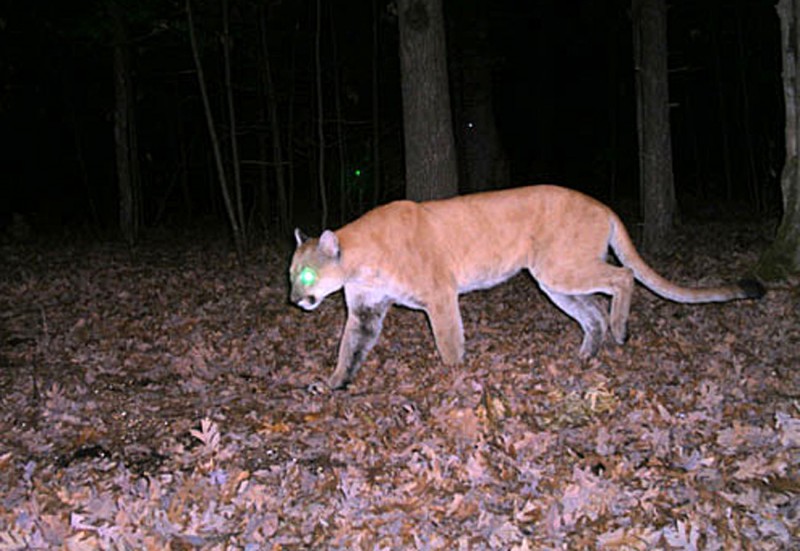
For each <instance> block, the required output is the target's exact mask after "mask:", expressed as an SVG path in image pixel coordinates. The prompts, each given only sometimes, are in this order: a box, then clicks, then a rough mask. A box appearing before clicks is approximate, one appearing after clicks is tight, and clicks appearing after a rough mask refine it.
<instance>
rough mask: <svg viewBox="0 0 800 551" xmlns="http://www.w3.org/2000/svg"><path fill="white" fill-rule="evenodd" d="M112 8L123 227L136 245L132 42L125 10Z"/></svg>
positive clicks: (114, 5) (138, 211)
mask: <svg viewBox="0 0 800 551" xmlns="http://www.w3.org/2000/svg"><path fill="white" fill-rule="evenodd" d="M109 9H110V12H111V18H112V20H113V29H114V34H113V37H114V38H113V40H114V46H113V48H114V96H115V107H114V144H115V151H116V161H117V189H118V191H119V227H120V231H121V232H122V236H123V237H124V239H125V242H126V243H127V244H128V246H129V247H132V246H133V245H134V244H135V243H136V240H137V238H138V236H139V221H140V217H141V209H140V205H141V192H140V189H139V183H140V180H139V159H138V154H137V151H138V149H137V147H136V121H135V116H134V112H135V111H134V101H135V98H134V94H133V81H132V80H131V74H132V73H131V62H130V45H129V43H128V32H127V29H126V26H125V19H124V15H123V13H122V9H121V8H120V6H119V4H118V3H117V2H114V1H112V2H111V3H110V4H109Z"/></svg>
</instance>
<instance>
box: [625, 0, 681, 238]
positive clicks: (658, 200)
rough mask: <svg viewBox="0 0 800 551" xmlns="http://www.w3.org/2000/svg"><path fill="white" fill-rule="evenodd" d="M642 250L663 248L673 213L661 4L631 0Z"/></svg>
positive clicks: (664, 19)
mask: <svg viewBox="0 0 800 551" xmlns="http://www.w3.org/2000/svg"><path fill="white" fill-rule="evenodd" d="M632 16H633V34H634V36H633V42H634V56H635V63H636V93H637V98H636V99H637V125H638V133H639V189H640V201H641V205H642V214H643V218H644V225H643V232H642V248H643V249H644V250H646V251H648V252H651V253H655V252H659V251H663V250H665V249H667V247H668V244H669V242H670V237H671V235H672V233H673V231H674V225H673V224H674V218H675V214H676V203H675V188H674V183H673V175H672V144H671V143H670V140H671V138H670V124H669V86H668V81H667V76H668V75H667V6H666V1H665V0H633V12H632Z"/></svg>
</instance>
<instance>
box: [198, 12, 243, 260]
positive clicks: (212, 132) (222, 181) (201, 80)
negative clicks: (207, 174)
mask: <svg viewBox="0 0 800 551" xmlns="http://www.w3.org/2000/svg"><path fill="white" fill-rule="evenodd" d="M186 18H187V23H188V26H189V42H190V43H191V47H192V55H193V57H194V64H195V68H196V70H197V83H198V85H199V87H200V96H201V98H202V99H203V110H204V111H205V116H206V124H207V126H208V135H209V138H210V139H211V150H212V152H213V155H214V164H215V165H216V167H217V176H218V178H219V186H220V189H221V191H222V200H223V201H224V203H225V212H226V213H227V215H228V222H229V223H230V226H231V233H232V234H233V243H234V246H235V247H236V256H237V258H238V260H239V262H240V263H244V260H245V256H244V253H245V240H244V234H243V233H242V228H241V222H240V220H239V218H238V216H237V214H236V209H235V208H234V205H233V201H231V195H230V192H229V190H228V176H227V172H226V170H225V163H224V162H223V160H222V149H221V146H220V142H219V136H218V135H217V128H216V125H215V124H214V115H213V113H212V111H211V103H210V101H209V99H208V90H207V89H206V78H205V73H204V72H203V63H202V62H201V60H200V50H199V47H198V45H197V36H196V35H195V29H194V19H193V17H192V3H191V0H186Z"/></svg>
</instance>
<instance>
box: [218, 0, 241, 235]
mask: <svg viewBox="0 0 800 551" xmlns="http://www.w3.org/2000/svg"><path fill="white" fill-rule="evenodd" d="M230 42H231V34H230V21H229V14H228V0H222V58H223V62H224V66H225V99H226V100H227V107H228V122H229V126H230V133H231V137H230V140H231V142H230V143H231V166H232V167H233V196H234V198H235V201H236V217H237V218H238V222H239V233H240V236H239V239H240V240H241V242H242V244H243V246H246V244H247V224H246V223H245V217H244V205H243V202H242V171H241V166H240V165H239V139H238V137H237V136H236V128H237V127H236V109H235V108H234V101H233V82H232V79H231V45H230ZM237 249H238V246H237Z"/></svg>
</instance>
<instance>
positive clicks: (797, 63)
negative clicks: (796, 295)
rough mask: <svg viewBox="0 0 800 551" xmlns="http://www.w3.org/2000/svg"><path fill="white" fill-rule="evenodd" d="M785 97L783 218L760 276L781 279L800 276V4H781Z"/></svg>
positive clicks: (783, 0) (787, 0)
mask: <svg viewBox="0 0 800 551" xmlns="http://www.w3.org/2000/svg"><path fill="white" fill-rule="evenodd" d="M777 10H778V16H779V17H780V21H781V45H782V48H781V49H782V53H783V96H784V104H785V106H786V133H785V136H786V164H785V165H784V167H783V172H782V173H781V191H782V192H783V218H782V219H781V224H780V226H779V227H778V233H777V235H776V237H775V241H774V242H773V243H772V245H770V247H769V249H767V250H766V251H765V252H764V254H763V255H762V257H761V260H760V261H759V265H758V268H757V273H758V275H759V276H760V277H763V278H764V279H780V278H785V277H786V276H788V275H790V274H796V273H798V272H800V170H798V164H800V139H798V138H799V137H798V130H799V129H800V119H799V117H800V96H798V78H800V34H798V33H800V0H780V1H779V2H778V5H777Z"/></svg>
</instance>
